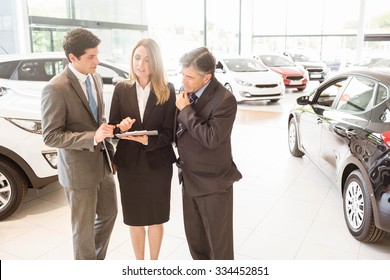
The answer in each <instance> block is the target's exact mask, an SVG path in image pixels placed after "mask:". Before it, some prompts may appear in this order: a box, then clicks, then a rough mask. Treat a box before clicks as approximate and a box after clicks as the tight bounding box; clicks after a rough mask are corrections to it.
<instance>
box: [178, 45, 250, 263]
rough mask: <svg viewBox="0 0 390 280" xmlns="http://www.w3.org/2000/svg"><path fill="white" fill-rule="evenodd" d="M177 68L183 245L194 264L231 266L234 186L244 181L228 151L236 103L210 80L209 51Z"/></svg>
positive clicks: (197, 52) (188, 56)
mask: <svg viewBox="0 0 390 280" xmlns="http://www.w3.org/2000/svg"><path fill="white" fill-rule="evenodd" d="M180 62H181V64H182V74H183V87H184V90H183V91H182V92H180V93H179V95H178V97H177V100H176V107H177V108H178V110H179V111H180V112H179V114H178V116H177V124H178V125H177V131H176V137H177V138H176V142H177V148H178V153H179V157H180V158H179V161H178V167H179V173H180V177H181V180H182V182H183V211H184V226H185V232H186V237H187V242H188V245H189V249H190V252H191V255H192V257H193V258H194V259H196V260H232V259H234V248H233V182H235V181H238V180H239V179H241V177H242V175H241V173H240V172H239V171H238V169H237V167H236V165H235V164H234V162H233V158H232V151H231V133H232V128H233V123H234V120H235V117H236V112H237V101H236V99H235V98H234V96H233V94H232V93H231V92H229V91H228V90H227V89H226V88H225V87H224V86H223V85H222V84H221V83H219V82H218V81H217V79H216V78H215V77H214V71H215V58H214V56H213V55H212V54H211V53H210V52H209V51H208V49H207V48H204V47H203V48H198V49H195V50H193V51H191V52H189V53H186V54H184V55H183V57H182V58H181V59H180Z"/></svg>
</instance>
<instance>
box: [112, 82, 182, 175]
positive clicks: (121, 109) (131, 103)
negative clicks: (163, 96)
mask: <svg viewBox="0 0 390 280" xmlns="http://www.w3.org/2000/svg"><path fill="white" fill-rule="evenodd" d="M168 86H169V89H170V96H169V99H168V101H167V102H165V103H164V104H162V105H161V104H159V105H157V97H156V95H155V94H154V91H153V89H151V91H150V95H149V98H148V101H147V103H146V107H145V112H144V116H143V122H141V116H140V112H139V107H138V100H137V92H136V85H135V84H133V85H131V84H130V83H129V81H123V82H120V83H118V84H117V85H116V86H115V89H114V94H113V97H112V102H111V109H110V123H112V124H118V123H120V122H121V120H123V119H124V118H127V117H130V118H132V119H134V118H135V119H136V122H135V123H134V124H133V125H132V127H131V129H130V130H129V131H134V130H158V136H149V139H148V145H146V146H145V145H142V144H140V143H138V142H135V141H128V140H119V142H118V145H117V150H116V153H115V155H114V163H115V164H116V165H118V166H121V167H125V168H129V169H133V168H135V166H136V165H137V163H138V158H139V154H140V153H141V152H145V153H146V158H147V161H148V163H149V167H150V168H152V169H156V168H159V167H162V166H167V165H172V164H173V163H174V162H175V161H176V155H175V152H174V151H173V146H172V142H173V138H172V135H173V123H174V118H175V108H176V107H175V101H176V95H175V89H174V87H173V85H172V84H171V83H169V84H168Z"/></svg>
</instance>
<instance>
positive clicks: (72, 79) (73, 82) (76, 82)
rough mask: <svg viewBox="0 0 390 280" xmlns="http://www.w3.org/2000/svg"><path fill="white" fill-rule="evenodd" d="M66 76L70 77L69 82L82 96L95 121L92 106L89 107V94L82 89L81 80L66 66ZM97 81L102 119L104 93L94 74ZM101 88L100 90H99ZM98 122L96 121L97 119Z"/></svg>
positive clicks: (99, 116)
mask: <svg viewBox="0 0 390 280" xmlns="http://www.w3.org/2000/svg"><path fill="white" fill-rule="evenodd" d="M65 71H66V76H67V77H68V80H69V83H70V84H71V86H72V87H73V89H74V91H75V92H76V95H77V96H78V97H79V98H80V100H81V102H82V103H83V105H84V107H85V108H86V109H87V110H88V112H89V114H90V116H91V118H92V120H94V121H95V118H94V116H93V114H92V111H91V108H90V107H89V103H88V99H87V96H86V95H85V92H84V90H83V89H82V87H81V85H80V82H79V80H78V79H77V78H76V76H75V75H74V74H73V72H72V71H71V70H70V69H69V68H66V70H65ZM92 77H93V79H94V83H95V87H96V90H97V96H98V118H99V119H100V118H101V116H102V109H103V103H102V102H103V101H102V99H101V98H102V97H101V96H102V94H101V87H98V86H97V85H98V83H97V82H96V79H95V77H94V76H93V75H92ZM99 89H100V91H98V90H99ZM95 123H96V121H95Z"/></svg>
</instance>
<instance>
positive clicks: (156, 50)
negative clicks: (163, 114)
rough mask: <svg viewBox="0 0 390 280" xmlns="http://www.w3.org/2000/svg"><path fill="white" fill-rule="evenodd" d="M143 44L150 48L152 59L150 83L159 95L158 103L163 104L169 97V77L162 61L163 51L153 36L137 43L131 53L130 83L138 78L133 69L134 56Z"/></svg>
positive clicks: (150, 57) (149, 52)
mask: <svg viewBox="0 0 390 280" xmlns="http://www.w3.org/2000/svg"><path fill="white" fill-rule="evenodd" d="M140 46H143V47H145V48H146V49H147V50H148V54H149V59H150V70H151V71H150V72H151V74H150V83H151V87H152V89H153V91H154V93H155V95H156V97H157V104H163V103H165V102H166V101H168V99H169V95H170V92H169V87H168V79H167V75H166V73H165V70H164V65H163V61H162V56H161V51H160V47H159V46H158V44H157V43H156V41H154V40H153V39H151V38H145V39H142V40H140V41H138V43H137V44H136V45H135V47H134V49H133V52H132V53H131V59H130V65H131V67H130V73H129V77H130V84H131V85H133V84H134V83H135V82H136V80H137V75H136V74H135V73H134V70H133V57H134V53H135V50H136V49H137V48H138V47H140Z"/></svg>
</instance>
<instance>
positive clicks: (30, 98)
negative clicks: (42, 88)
mask: <svg viewBox="0 0 390 280" xmlns="http://www.w3.org/2000/svg"><path fill="white" fill-rule="evenodd" d="M16 116H17V118H22V119H30V120H41V95H40V94H37V92H36V91H24V92H23V93H21V92H17V91H13V90H7V92H6V94H4V95H3V96H1V97H0V117H1V118H14V117H16Z"/></svg>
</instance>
